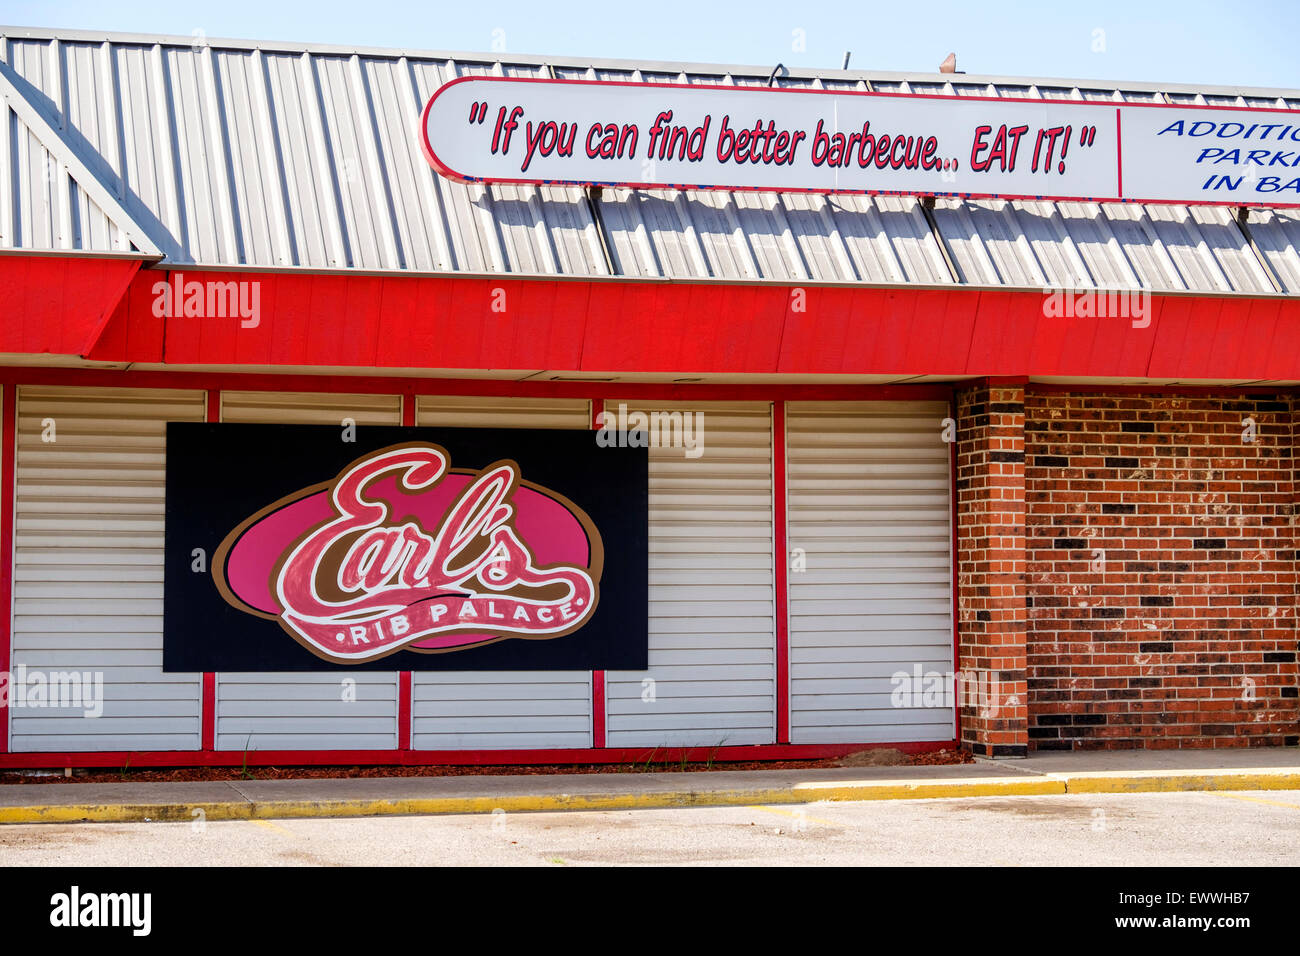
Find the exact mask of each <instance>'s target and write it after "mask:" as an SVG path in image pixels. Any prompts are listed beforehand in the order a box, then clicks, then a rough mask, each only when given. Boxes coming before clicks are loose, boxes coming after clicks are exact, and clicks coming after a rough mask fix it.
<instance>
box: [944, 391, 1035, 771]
mask: <svg viewBox="0 0 1300 956" xmlns="http://www.w3.org/2000/svg"><path fill="white" fill-rule="evenodd" d="M1024 427H1025V390H1024V388H1023V386H1004V385H980V386H977V387H975V388H972V389H968V390H963V391H960V392H958V394H957V489H956V491H957V606H958V633H959V644H958V651H957V657H958V667H959V670H960V673H961V675H962V678H963V680H962V681H961V682H960V683H959V695H960V696H959V698H958V701H957V704H958V707H959V708H960V714H961V717H960V719H961V746H962V747H963V748H965V749H967V750H970V751H971V752H972V753H976V754H982V755H985V756H993V757H1022V756H1025V755H1026V754H1027V752H1028V744H1029V739H1028V706H1027V693H1026V684H1025V677H1026V671H1025V639H1026V632H1027V625H1028V611H1027V602H1026V593H1027V592H1026V580H1025V573H1026V563H1025V561H1026V554H1025V438H1024ZM963 691H964V692H963Z"/></svg>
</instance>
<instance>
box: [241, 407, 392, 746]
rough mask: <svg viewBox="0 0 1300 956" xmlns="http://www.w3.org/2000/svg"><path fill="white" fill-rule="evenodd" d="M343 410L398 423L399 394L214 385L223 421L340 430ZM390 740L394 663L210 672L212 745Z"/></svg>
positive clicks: (365, 419)
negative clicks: (351, 688) (349, 687)
mask: <svg viewBox="0 0 1300 956" xmlns="http://www.w3.org/2000/svg"><path fill="white" fill-rule="evenodd" d="M345 418H351V419H352V420H353V421H355V422H356V425H357V429H358V432H359V433H360V432H361V431H362V430H364V428H365V426H366V425H400V424H401V423H402V399H401V396H399V395H342V394H299V393H291V392H222V393H221V420H222V421H223V422H265V423H282V424H291V425H334V426H337V427H339V429H340V436H341V434H342V427H343V426H342V421H343V419H345ZM358 447H360V446H358ZM332 477H333V475H321V476H320V480H321V481H324V480H326V479H328V478H332ZM285 639H286V640H288V638H285ZM344 678H351V679H353V680H355V681H356V685H355V698H356V699H355V700H346V699H345V694H344V684H343V680H344ZM396 747H397V672H396V671H352V670H346V669H340V670H339V671H338V672H337V673H271V674H258V673H221V674H218V675H217V749H218V750H244V749H249V750H394V749H396Z"/></svg>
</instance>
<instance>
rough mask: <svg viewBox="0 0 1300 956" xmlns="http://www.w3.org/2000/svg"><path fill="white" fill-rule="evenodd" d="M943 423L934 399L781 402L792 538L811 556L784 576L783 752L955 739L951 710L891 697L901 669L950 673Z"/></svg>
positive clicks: (948, 526) (942, 405)
mask: <svg viewBox="0 0 1300 956" xmlns="http://www.w3.org/2000/svg"><path fill="white" fill-rule="evenodd" d="M947 415H948V406H947V405H946V404H945V403H942V402H928V403H925V402H862V403H852V404H833V405H832V404H826V403H799V402H792V403H790V405H789V406H788V407H787V418H786V448H787V461H788V466H789V470H788V482H789V485H788V489H789V494H788V505H789V539H790V541H789V543H790V548H791V549H792V550H793V549H795V548H802V549H803V550H804V552H805V555H806V561H807V570H805V571H802V572H798V571H793V570H792V572H791V574H790V577H789V580H790V695H791V696H790V723H791V742H792V743H873V742H878V741H879V742H884V741H888V742H904V741H922V740H951V739H952V736H953V709H952V707H951V706H944V707H936V708H928V707H926V708H922V707H911V708H897V707H894V706H892V705H891V696H890V695H891V692H892V691H893V689H894V684H893V683H892V682H891V679H890V678H891V675H893V674H894V673H896V672H898V671H905V672H907V673H908V674H911V673H912V672H913V668H914V665H916V664H919V665H920V666H921V671H922V673H943V674H947V673H948V672H950V671H951V670H952V590H951V589H952V555H951V548H952V538H951V524H950V515H951V511H950V504H949V494H950V489H949V474H950V472H949V459H948V455H949V447H950V446H949V445H948V443H946V442H944V441H943V440H942V438H941V423H942V420H943V419H944V417H945V416H947ZM950 684H951V682H947V681H946V682H945V686H950ZM922 690H923V687H917V692H918V694H919V693H920V692H921V691H922ZM916 703H918V704H919V703H921V701H920V700H917V701H916ZM945 703H948V704H950V703H951V702H950V701H945Z"/></svg>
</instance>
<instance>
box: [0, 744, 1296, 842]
mask: <svg viewBox="0 0 1300 956" xmlns="http://www.w3.org/2000/svg"><path fill="white" fill-rule="evenodd" d="M1174 790H1300V748H1296V747H1288V748H1285V749H1281V748H1277V749H1272V748H1268V749H1266V748H1250V749H1245V748H1243V749H1236V750H1211V751H1205V750H1158V751H1118V752H1087V753H1061V754H1043V755H1037V756H1033V757H1030V758H1027V759H1025V760H999V761H991V760H981V761H979V762H977V763H974V764H957V765H950V766H937V767H845V768H836V769H830V770H743V771H735V770H731V771H727V770H723V771H711V772H695V773H604V774H577V773H576V774H539V775H522V776H469V775H466V776H455V777H388V778H374V777H371V778H365V779H356V780H348V779H331V780H247V781H242V780H241V781H231V782H224V781H223V782H210V783H96V784H77V783H55V784H15V785H4V786H0V823H72V822H81V821H97V822H116V823H127V822H147V821H190V820H194V819H196V818H198V817H199V814H198V813H197V811H202V817H203V818H204V819H207V820H251V819H271V818H289V817H358V816H382V815H401V814H435V813H436V814H442V813H491V812H492V811H494V810H501V811H505V812H510V813H517V812H530V811H546V810H626V809H640V808H650V807H687V806H695V807H701V806H748V805H754V804H769V805H770V804H792V803H813V802H816V801H818V800H920V799H935V798H958V797H986V796H997V797H1005V796H1027V795H1051V794H1064V793H1140V792H1156V791H1163V792H1168V791H1174Z"/></svg>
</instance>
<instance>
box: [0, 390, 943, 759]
mask: <svg viewBox="0 0 1300 956" xmlns="http://www.w3.org/2000/svg"><path fill="white" fill-rule="evenodd" d="M0 384H3V385H4V386H6V387H5V388H4V392H3V399H4V403H3V410H2V411H3V428H2V430H0V441H3V453H2V457H3V462H2V464H0V500H3V501H4V502H5V503H6V504H5V507H6V509H7V512H8V516H9V517H8V520H7V521H6V522H4V523H3V525H2V526H0V560H2V561H3V568H2V569H0V570H2V571H3V574H0V601H2V602H4V606H5V607H6V608H7V609H8V617H7V618H6V621H5V627H4V628H3V630H0V664H3V668H4V669H5V670H6V671H7V670H8V668H9V661H10V657H11V638H10V634H11V625H10V622H11V620H12V611H13V591H12V572H13V557H14V553H13V547H14V535H13V514H14V508H15V496H14V484H15V477H16V452H17V444H16V442H17V395H16V392H17V386H21V385H60V386H73V387H76V386H81V387H100V388H108V387H123V388H191V389H200V390H203V391H205V392H206V395H207V401H208V405H207V412H206V416H205V417H206V418H207V420H208V421H219V420H220V408H221V404H220V403H221V392H222V391H223V390H247V391H319V392H333V393H348V392H351V393H363V394H400V395H401V396H402V405H403V412H402V422H403V424H404V425H412V424H414V422H415V401H416V399H417V398H418V397H419V396H421V395H428V396H434V395H484V396H507V395H509V396H532V397H566V398H586V399H588V400H589V401H591V402H592V416H593V417H592V425H593V427H594V426H595V424H596V420H595V415H596V414H598V413H599V412H600V411H601V410H602V406H601V402H602V400H603V397H605V396H610V395H613V396H615V397H620V398H622V397H626V398H629V399H641V400H660V401H663V400H692V399H693V400H697V401H699V400H714V401H728V400H730V401H755V400H767V401H769V402H770V403H771V409H772V410H771V421H772V428H773V432H772V460H773V522H774V523H773V551H774V554H773V559H774V561H775V562H776V564H775V572H776V573H775V586H776V606H775V613H776V635H777V638H776V646H777V662H776V664H777V675H776V676H777V701H776V704H777V716H776V721H777V742H776V743H775V744H770V745H754V746H730V747H720V748H716V750H715V749H714V748H704V747H673V748H658V749H656V750H655V751H654V752H655V753H656V754H657V756H658V758H659V759H662V760H664V761H678V760H681V759H691V758H694V759H697V760H702V759H705V755H706V754H707V755H710V756H711V757H712V758H713V759H715V760H722V761H728V760H801V759H805V760H816V759H823V758H828V757H837V756H842V755H843V754H846V753H851V752H853V751H858V750H864V749H869V748H873V747H891V748H895V749H898V750H901V751H903V752H905V753H923V752H929V751H933V750H939V749H943V748H946V747H951V746H953V744H954V742H955V739H954V740H952V741H905V742H887V743H856V744H791V743H790V742H789V711H790V701H789V633H788V622H787V620H786V617H787V615H788V613H789V611H788V603H787V590H788V575H787V573H786V572H787V570H788V569H787V564H786V562H787V558H788V556H787V555H786V554H785V551H786V549H787V547H788V530H787V515H786V489H785V472H786V467H785V402H786V401H788V400H793V399H799V400H817V399H822V400H839V401H855V400H871V399H883V400H895V401H897V400H900V399H915V400H926V399H929V400H933V399H936V398H945V399H946V398H949V397H950V396H951V395H952V387H951V386H948V385H917V386H892V385H891V386H857V385H850V386H842V385H816V386H809V385H715V386H706V385H691V386H685V387H683V386H680V385H655V384H640V385H638V384H623V383H604V382H502V381H495V380H489V381H484V380H462V379H418V378H392V377H385V376H358V377H352V376H329V375H275V374H263V373H248V374H245V373H240V372H221V373H212V374H206V373H200V372H170V371H159V372H155V371H133V370H125V371H116V370H101V369H60V368H21V367H7V368H0ZM604 678H605V675H604V673H603V672H601V671H596V672H593V674H592V714H593V722H592V731H593V734H592V740H593V747H592V748H591V749H566V750H544V749H532V750H519V749H511V750H453V751H437V750H423V751H421V750H414V749H412V743H411V736H412V726H411V724H412V697H411V694H412V691H411V674H410V672H408V671H402V672H399V678H398V740H397V747H396V748H395V749H393V750H369V751H357V750H310V751H263V752H252V753H249V754H247V755H246V754H244V753H243V752H242V751H220V750H217V749H216V691H217V679H216V675H215V674H204V675H202V692H201V705H200V714H201V743H200V748H199V749H198V750H183V751H130V752H128V751H111V752H59V753H47V752H38V753H26V752H24V753H10V752H8V709H7V708H0V768H31V767H119V766H122V765H124V764H127V763H129V764H130V765H132V766H137V767H170V766H176V767H181V766H185V767H188V766H212V767H219V766H237V765H240V764H242V763H244V761H245V760H247V761H248V763H249V764H251V765H259V766H265V765H279V764H296V765H303V766H309V765H317V766H337V765H354V764H371V765H384V764H388V765H396V766H403V765H405V766H415V765H439V764H446V765H512V764H538V763H546V764H581V763H591V764H605V763H622V762H635V761H638V760H641V761H644V760H645V759H646V758H647V754H648V753H649V752H650V748H644V747H615V748H610V747H607V746H605V734H606V715H605V679H604Z"/></svg>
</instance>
